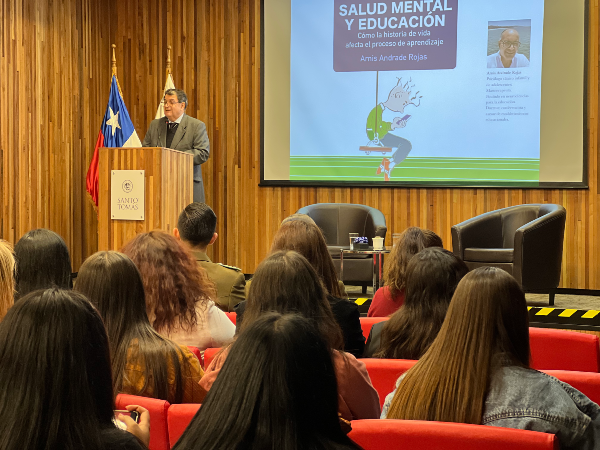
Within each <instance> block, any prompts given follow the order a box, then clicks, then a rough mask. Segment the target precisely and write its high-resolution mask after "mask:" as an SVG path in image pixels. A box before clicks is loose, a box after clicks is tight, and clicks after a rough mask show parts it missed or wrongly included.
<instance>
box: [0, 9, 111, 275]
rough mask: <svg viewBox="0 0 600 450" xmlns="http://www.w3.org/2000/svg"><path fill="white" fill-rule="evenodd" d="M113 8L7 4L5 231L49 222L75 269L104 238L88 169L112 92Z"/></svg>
mask: <svg viewBox="0 0 600 450" xmlns="http://www.w3.org/2000/svg"><path fill="white" fill-rule="evenodd" d="M109 6H110V3H109V2H107V3H105V4H101V3H100V2H96V1H94V2H92V1H90V0H78V1H74V0H68V1H58V0H49V1H36V0H0V164H1V166H0V200H1V201H2V207H1V209H0V236H1V237H2V238H4V239H7V240H9V241H12V242H14V241H16V240H18V238H19V237H20V236H21V235H23V234H24V233H25V232H26V231H28V230H30V229H32V228H37V227H46V228H50V229H52V230H54V231H56V232H58V233H59V234H61V235H62V236H63V237H64V239H65V241H66V242H67V244H68V245H69V248H70V250H71V254H72V259H73V265H74V267H75V268H77V267H78V266H79V265H80V264H81V261H82V260H83V258H84V257H85V256H87V255H89V254H91V253H92V252H93V251H94V250H95V248H96V242H97V237H96V221H95V213H94V210H93V208H92V206H91V203H90V202H89V201H88V200H87V198H86V193H85V174H86V171H87V167H88V164H89V160H90V157H91V152H92V150H93V148H94V144H95V142H96V136H97V133H98V129H99V127H100V120H101V118H102V115H103V111H104V108H106V101H107V96H108V90H109V82H110V78H109V76H110V68H109V66H110V60H108V57H109V53H108V49H109V47H107V46H109V45H110V42H109V40H108V39H107V37H108V30H109V26H110V23H109V20H108V18H109V17H110V8H109ZM99 53H103V54H104V59H105V60H106V63H105V64H99V59H98V57H97V56H98V54H99ZM100 80H102V81H103V83H99V81H100Z"/></svg>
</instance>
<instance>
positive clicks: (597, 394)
mask: <svg viewBox="0 0 600 450" xmlns="http://www.w3.org/2000/svg"><path fill="white" fill-rule="evenodd" d="M543 372H545V373H547V374H548V375H552V376H553V377H556V378H558V379H559V380H560V381H564V382H565V383H567V384H570V385H571V386H573V387H574V388H575V389H577V390H578V391H580V392H582V393H583V394H585V395H586V396H587V397H588V398H589V399H590V400H591V401H593V402H595V403H598V404H600V373H593V372H575V371H573V370H544V371H543Z"/></svg>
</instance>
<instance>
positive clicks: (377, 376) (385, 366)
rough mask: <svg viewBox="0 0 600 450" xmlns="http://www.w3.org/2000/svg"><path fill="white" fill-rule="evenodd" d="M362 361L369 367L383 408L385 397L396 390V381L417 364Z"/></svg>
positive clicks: (389, 360) (394, 361)
mask: <svg viewBox="0 0 600 450" xmlns="http://www.w3.org/2000/svg"><path fill="white" fill-rule="evenodd" d="M361 361H362V362H363V363H365V366H366V367H367V372H369V378H371V384H372V385H373V387H374V388H375V390H376V391H377V393H378V394H379V403H380V404H381V406H383V403H384V402H385V397H386V396H387V395H388V394H389V393H390V392H392V391H393V390H394V389H395V388H396V380H398V378H399V377H400V375H402V374H403V373H404V372H406V371H407V370H408V369H410V368H411V367H412V366H414V365H415V364H416V363H417V361H413V360H410V359H379V358H363V359H361ZM353 423H354V422H353Z"/></svg>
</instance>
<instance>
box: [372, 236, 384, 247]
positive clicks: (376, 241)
mask: <svg viewBox="0 0 600 450" xmlns="http://www.w3.org/2000/svg"><path fill="white" fill-rule="evenodd" d="M373 250H383V238H382V237H379V236H375V237H374V238H373Z"/></svg>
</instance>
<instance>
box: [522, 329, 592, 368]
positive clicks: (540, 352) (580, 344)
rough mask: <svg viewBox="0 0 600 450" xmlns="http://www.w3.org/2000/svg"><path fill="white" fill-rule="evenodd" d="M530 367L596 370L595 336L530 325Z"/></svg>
mask: <svg viewBox="0 0 600 450" xmlns="http://www.w3.org/2000/svg"><path fill="white" fill-rule="evenodd" d="M529 342H530V346H531V367H533V368H534V369H537V370H577V371H580V372H599V371H600V370H599V369H600V347H599V345H598V336H595V335H592V334H584V333H577V332H575V331H564V330H554V329H551V328H533V327H532V328H529Z"/></svg>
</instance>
